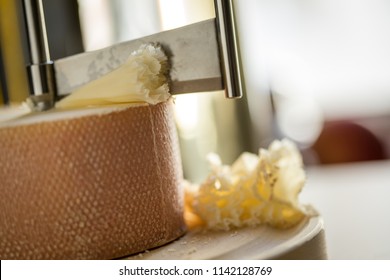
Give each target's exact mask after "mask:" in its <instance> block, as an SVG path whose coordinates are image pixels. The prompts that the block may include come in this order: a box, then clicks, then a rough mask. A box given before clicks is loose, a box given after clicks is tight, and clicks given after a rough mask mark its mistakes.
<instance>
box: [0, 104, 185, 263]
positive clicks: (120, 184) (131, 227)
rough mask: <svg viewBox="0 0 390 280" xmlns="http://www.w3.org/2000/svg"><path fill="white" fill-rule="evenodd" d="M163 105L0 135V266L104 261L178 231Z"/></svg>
mask: <svg viewBox="0 0 390 280" xmlns="http://www.w3.org/2000/svg"><path fill="white" fill-rule="evenodd" d="M181 187H182V167H181V162H180V155H179V148H178V140H177V135H176V130H175V124H174V119H173V112H172V102H171V101H167V102H163V103H160V104H157V105H131V106H127V107H115V108H114V107H105V108H94V109H83V110H73V111H69V110H68V111H60V110H54V111H51V112H46V113H39V114H35V115H34V114H32V115H28V116H24V117H21V118H18V119H16V120H13V121H8V122H7V123H6V124H3V125H2V127H0V194H1V195H0V259H113V258H119V257H123V256H126V255H130V254H133V253H136V252H140V251H143V250H146V249H149V248H153V247H156V246H160V245H163V244H166V243H167V242H170V241H172V240H174V239H176V238H178V237H179V236H181V235H182V234H183V233H184V231H185V225H184V221H183V205H182V204H183V202H182V189H181Z"/></svg>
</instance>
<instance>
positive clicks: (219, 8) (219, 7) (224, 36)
mask: <svg viewBox="0 0 390 280" xmlns="http://www.w3.org/2000/svg"><path fill="white" fill-rule="evenodd" d="M214 6H215V14H216V21H217V31H218V32H217V33H218V34H219V45H220V52H221V54H220V55H221V57H222V74H223V80H224V84H225V94H226V97H227V98H241V97H242V95H243V84H242V77H241V64H240V55H239V49H238V37H237V28H236V24H235V15H234V7H233V0H214Z"/></svg>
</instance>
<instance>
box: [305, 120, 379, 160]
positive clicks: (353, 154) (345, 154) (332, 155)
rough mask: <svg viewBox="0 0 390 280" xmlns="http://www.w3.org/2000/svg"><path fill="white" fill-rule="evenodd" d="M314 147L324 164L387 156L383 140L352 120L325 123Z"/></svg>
mask: <svg viewBox="0 0 390 280" xmlns="http://www.w3.org/2000/svg"><path fill="white" fill-rule="evenodd" d="M312 148H313V150H314V151H315V152H316V154H317V156H318V160H319V163H322V164H331V163H345V162H357V161H369V160H381V159H385V158H386V155H385V151H384V147H383V144H382V143H381V141H380V140H379V139H378V138H377V137H376V136H375V135H374V134H373V133H372V132H371V131H370V130H368V129H367V128H365V127H363V126H361V125H359V124H357V123H354V122H351V121H331V122H327V123H325V125H324V128H323V130H322V132H321V134H320V135H319V137H318V139H317V141H316V142H315V143H314V144H313V146H312Z"/></svg>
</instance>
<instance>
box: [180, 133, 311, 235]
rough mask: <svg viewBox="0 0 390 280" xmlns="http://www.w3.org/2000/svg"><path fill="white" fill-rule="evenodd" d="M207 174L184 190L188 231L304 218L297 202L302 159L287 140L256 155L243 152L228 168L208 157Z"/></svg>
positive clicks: (280, 224)
mask: <svg viewBox="0 0 390 280" xmlns="http://www.w3.org/2000/svg"><path fill="white" fill-rule="evenodd" d="M209 162H210V166H211V172H210V174H209V175H208V177H207V179H206V180H205V182H203V183H202V184H200V185H199V186H194V185H192V186H191V187H187V188H186V210H187V213H186V215H185V218H186V221H187V224H188V226H189V227H190V228H194V227H199V226H203V227H206V228H208V229H215V230H220V229H222V230H228V229H231V228H235V227H236V228H237V227H242V226H255V225H261V224H268V225H271V226H274V227H277V228H288V227H292V226H294V225H296V224H297V223H298V222H300V221H301V220H302V219H303V218H304V217H305V215H306V213H305V210H304V207H303V206H302V205H300V203H299V201H298V195H299V193H300V191H301V190H302V188H303V186H304V184H305V173H304V170H303V162H302V157H301V155H300V153H299V151H298V149H297V147H296V146H295V145H294V144H293V143H292V142H290V141H288V140H282V141H274V142H273V143H272V144H271V145H270V147H269V148H268V149H267V150H266V149H260V151H259V155H255V154H251V153H243V154H242V155H241V156H240V157H239V158H238V159H237V160H236V161H235V162H234V163H233V165H232V166H227V165H222V164H221V161H220V159H219V157H218V155H216V154H212V155H210V156H209Z"/></svg>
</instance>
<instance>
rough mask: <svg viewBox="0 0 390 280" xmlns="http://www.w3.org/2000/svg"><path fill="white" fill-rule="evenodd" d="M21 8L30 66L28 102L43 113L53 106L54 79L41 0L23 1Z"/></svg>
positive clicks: (28, 67)
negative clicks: (24, 22) (24, 21)
mask: <svg viewBox="0 0 390 280" xmlns="http://www.w3.org/2000/svg"><path fill="white" fill-rule="evenodd" d="M23 8H24V15H25V20H26V28H27V37H28V48H29V55H30V65H28V66H27V72H28V79H29V83H30V97H29V101H30V102H31V103H32V107H33V109H35V110H38V111H43V110H46V109H50V108H52V107H53V105H54V99H55V78H54V63H53V61H51V59H50V52H49V45H48V40H47V35H46V34H47V33H46V24H45V16H44V11H43V6H42V0H23Z"/></svg>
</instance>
